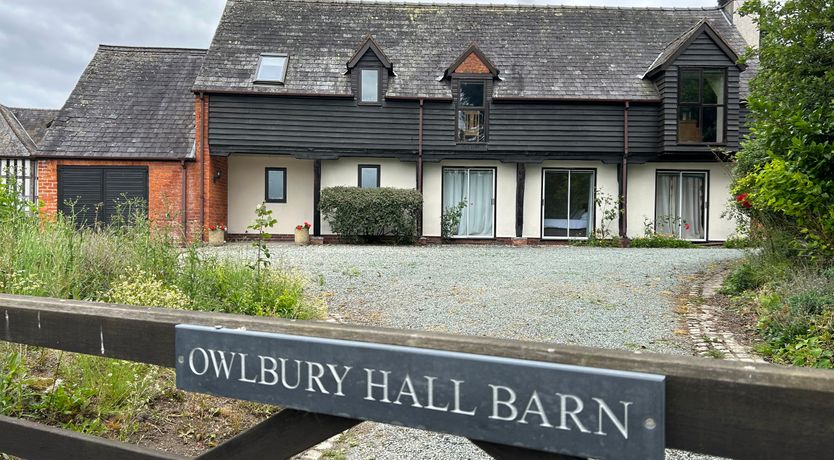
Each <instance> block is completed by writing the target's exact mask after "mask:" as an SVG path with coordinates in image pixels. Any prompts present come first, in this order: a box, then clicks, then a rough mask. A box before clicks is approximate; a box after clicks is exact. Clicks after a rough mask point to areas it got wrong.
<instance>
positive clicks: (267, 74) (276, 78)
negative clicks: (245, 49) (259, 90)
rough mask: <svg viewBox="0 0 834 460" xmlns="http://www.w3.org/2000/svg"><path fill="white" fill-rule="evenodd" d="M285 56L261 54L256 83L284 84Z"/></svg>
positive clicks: (285, 71) (285, 74)
mask: <svg viewBox="0 0 834 460" xmlns="http://www.w3.org/2000/svg"><path fill="white" fill-rule="evenodd" d="M287 59H288V57H287V55H286V54H261V59H260V61H259V62H258V73H257V75H256V76H255V82H256V83H284V78H285V77H286V76H287Z"/></svg>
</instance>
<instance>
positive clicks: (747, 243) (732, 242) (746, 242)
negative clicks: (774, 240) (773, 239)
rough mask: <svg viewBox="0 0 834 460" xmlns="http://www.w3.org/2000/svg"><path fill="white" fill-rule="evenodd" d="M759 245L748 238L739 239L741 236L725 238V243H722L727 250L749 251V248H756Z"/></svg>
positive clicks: (759, 243)
mask: <svg viewBox="0 0 834 460" xmlns="http://www.w3.org/2000/svg"><path fill="white" fill-rule="evenodd" d="M760 245H761V242H759V241H757V240H755V239H753V238H748V237H741V236H733V237H730V238H727V241H725V242H724V247H725V248H727V249H749V248H757V247H759V246H760Z"/></svg>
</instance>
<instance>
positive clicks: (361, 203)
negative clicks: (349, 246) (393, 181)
mask: <svg viewBox="0 0 834 460" xmlns="http://www.w3.org/2000/svg"><path fill="white" fill-rule="evenodd" d="M320 209H321V213H322V216H323V217H324V218H325V219H326V220H327V222H328V223H329V224H330V228H331V229H332V230H333V232H334V233H336V234H338V235H339V236H340V237H341V238H342V239H343V240H344V241H346V242H350V243H369V242H381V241H384V240H385V239H386V237H387V238H391V239H393V240H394V241H395V242H397V243H400V244H409V243H413V242H414V241H416V239H417V218H418V216H420V214H421V212H422V209H423V196H422V195H421V194H420V192H418V191H417V190H414V189H398V188H388V187H383V188H359V187H329V188H325V189H322V191H321V202H320Z"/></svg>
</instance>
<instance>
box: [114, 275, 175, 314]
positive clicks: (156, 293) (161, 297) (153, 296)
mask: <svg viewBox="0 0 834 460" xmlns="http://www.w3.org/2000/svg"><path fill="white" fill-rule="evenodd" d="M106 297H107V301H108V302H112V303H121V304H127V305H142V306H147V307H167V308H176V309H180V310H185V309H188V308H189V306H190V300H189V298H188V296H186V295H185V294H183V292H182V291H181V290H180V289H179V288H178V287H176V286H167V285H165V283H163V282H162V281H160V280H158V279H156V278H155V277H154V276H153V275H151V274H149V273H147V272H145V271H142V270H140V269H130V270H128V273H127V274H124V275H119V277H118V281H116V282H115V283H114V284H113V286H112V287H111V288H110V291H108V293H107V295H106Z"/></svg>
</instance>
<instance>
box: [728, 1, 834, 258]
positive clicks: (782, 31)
mask: <svg viewBox="0 0 834 460" xmlns="http://www.w3.org/2000/svg"><path fill="white" fill-rule="evenodd" d="M742 13H743V14H753V15H755V18H756V20H757V22H758V24H759V27H760V30H761V32H762V35H761V40H760V47H759V49H758V50H757V51H754V52H753V54H758V58H759V64H760V69H759V71H758V74H757V75H756V76H755V77H754V78H753V80H752V82H751V93H750V96H749V98H748V106H749V108H750V118H751V120H752V122H751V133H752V139H751V140H749V141H747V142H746V143H745V144H744V145H743V147H742V150H741V152H739V154H738V166H737V169H736V182H735V185H734V190H733V191H734V193H735V194H743V193H744V194H747V195H746V200H745V201H746V202H749V204H750V205H752V206H751V207H750V208H749V209H748V210H745V212H747V213H749V214H751V215H752V216H753V217H754V218H758V217H762V218H761V219H758V220H760V221H764V222H767V221H773V222H790V223H791V224H792V226H793V227H794V228H795V229H796V233H797V234H796V235H795V236H796V241H797V242H799V243H800V245H801V246H802V247H803V248H804V249H805V250H806V251H808V252H812V253H814V254H816V255H818V256H826V255H831V254H834V206H832V199H834V3H832V2H831V1H828V0H782V1H778V2H777V1H773V0H768V1H763V0H753V1H748V2H747V3H746V4H745V5H744V7H743V8H742ZM747 57H748V58H749V57H750V56H747Z"/></svg>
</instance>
